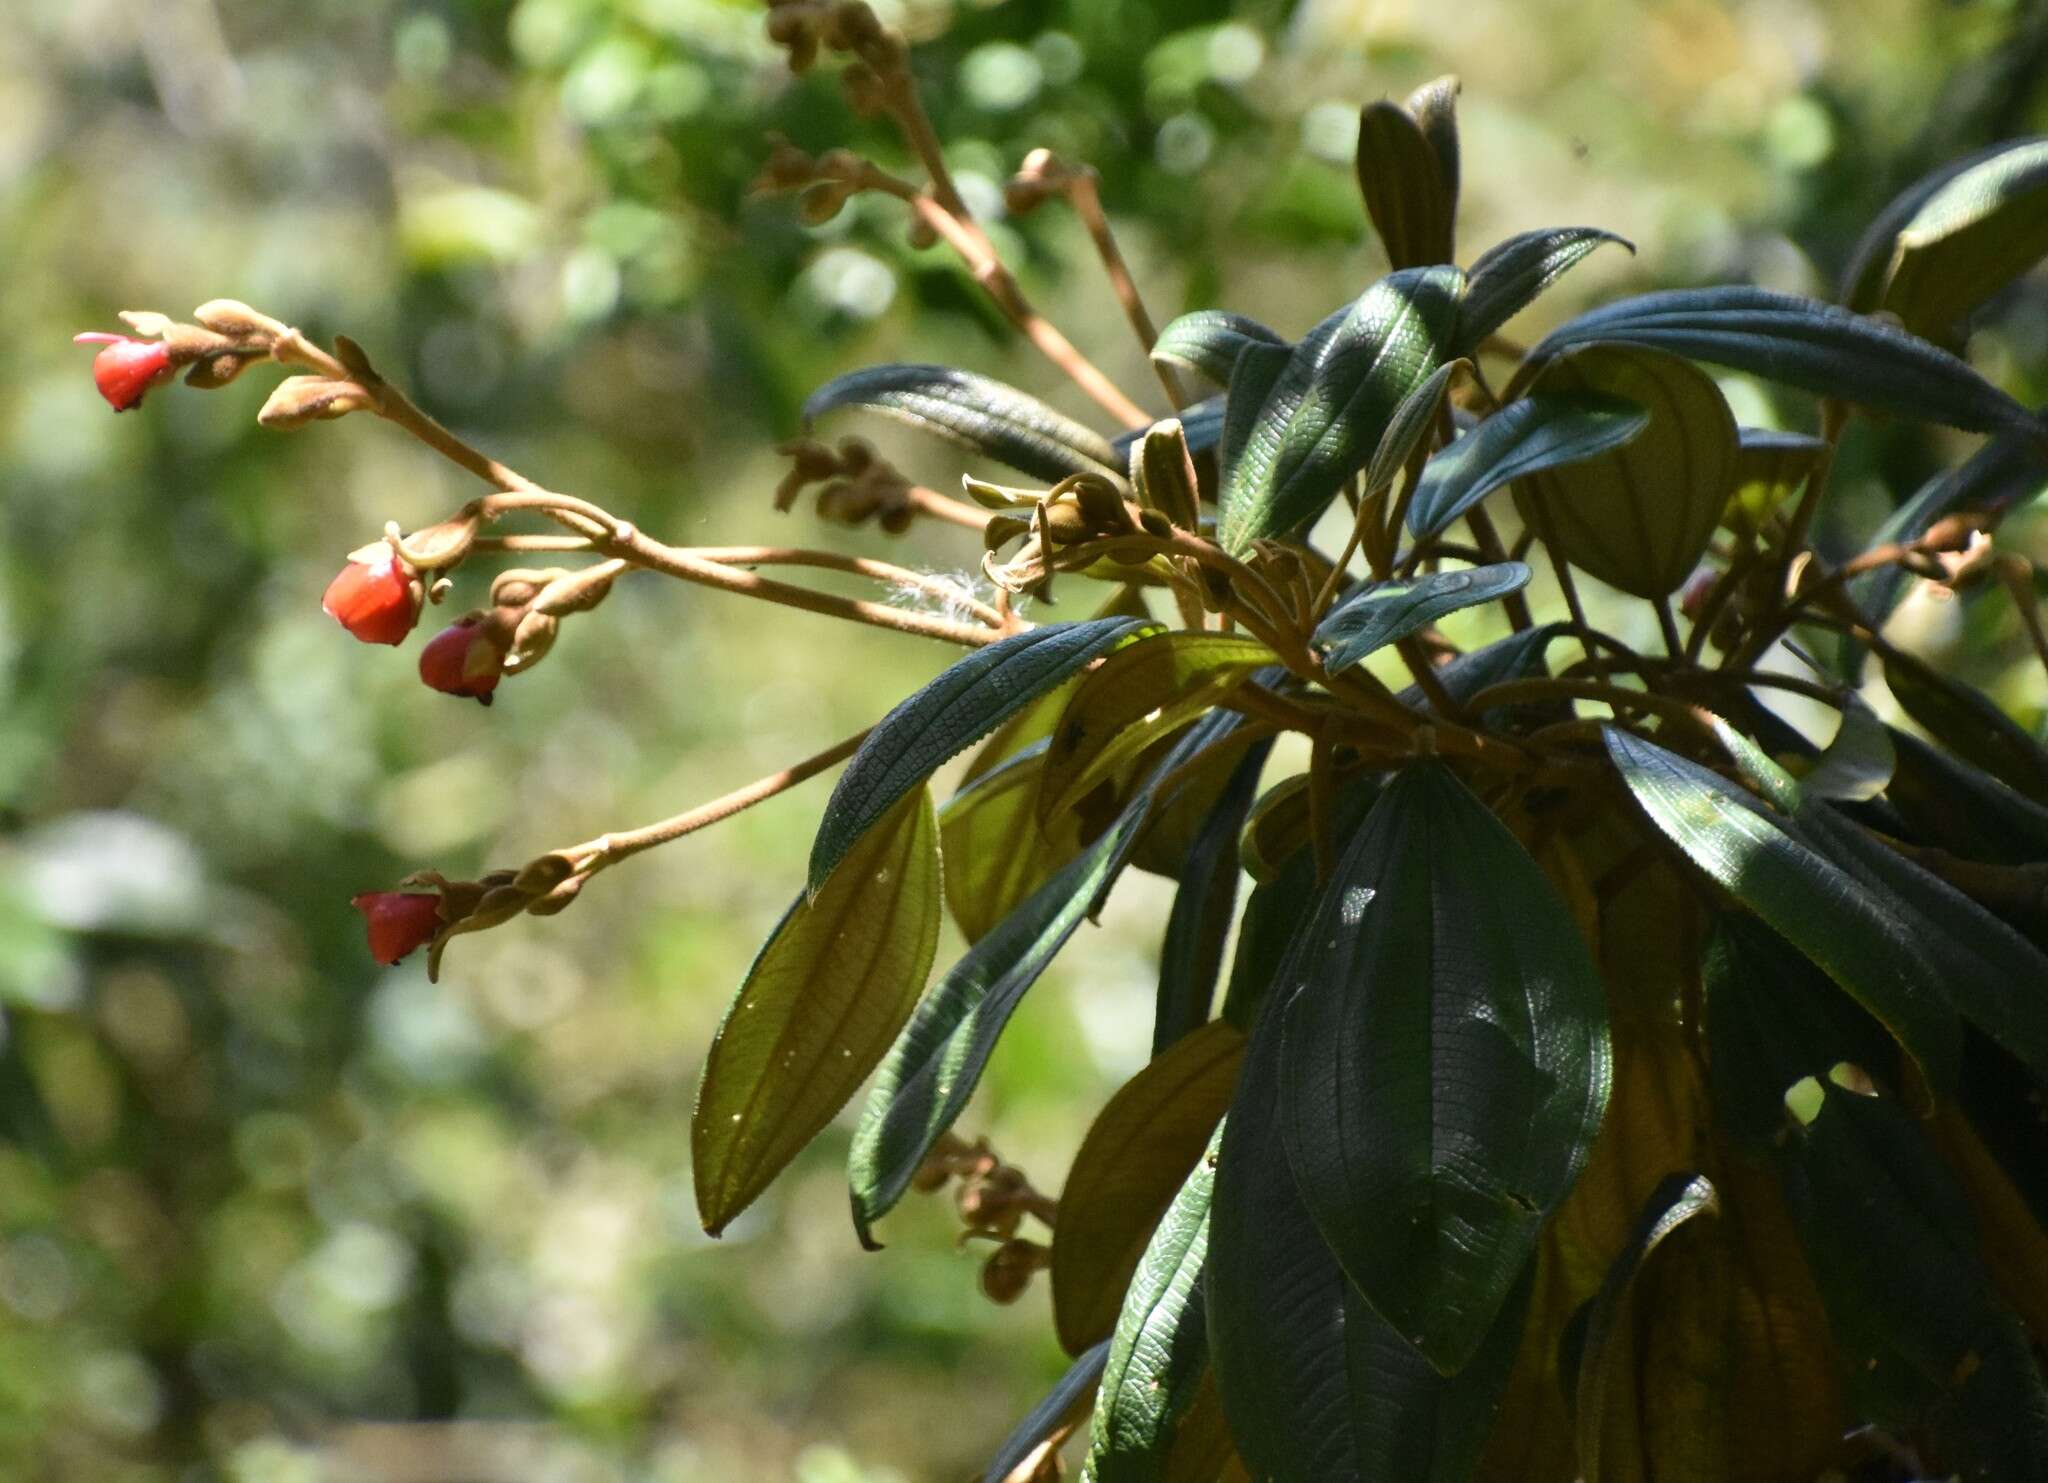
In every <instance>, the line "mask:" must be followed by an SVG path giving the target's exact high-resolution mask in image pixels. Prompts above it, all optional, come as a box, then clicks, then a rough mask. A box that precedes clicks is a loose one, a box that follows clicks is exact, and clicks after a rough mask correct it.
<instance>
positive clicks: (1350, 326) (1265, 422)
mask: <svg viewBox="0 0 2048 1483" xmlns="http://www.w3.org/2000/svg"><path fill="white" fill-rule="evenodd" d="M1463 289H1464V275H1463V274H1462V273H1460V272H1459V271H1458V270H1457V269H1456V268H1450V267H1437V268H1407V269H1403V270H1402V271H1400V272H1397V273H1392V274H1389V275H1388V276H1387V277H1385V278H1383V279H1381V280H1380V281H1379V282H1378V283H1375V284H1374V285H1373V286H1372V287H1371V288H1369V289H1367V290H1366V291H1365V292H1364V293H1363V294H1361V295H1360V296H1359V298H1358V301H1357V302H1356V303H1355V304H1353V305H1352V306H1351V308H1350V309H1349V310H1348V311H1347V312H1346V313H1345V315H1344V318H1343V319H1342V320H1341V321H1339V323H1338V324H1337V326H1336V328H1335V329H1334V330H1333V331H1332V332H1331V333H1330V334H1329V335H1328V337H1327V339H1321V340H1319V339H1318V338H1317V337H1316V336H1315V335H1313V334H1312V335H1310V336H1309V337H1308V338H1305V339H1304V340H1303V341H1302V342H1301V344H1300V345H1298V346H1296V347H1295V349H1294V352H1293V354H1292V355H1291V356H1290V357H1289V358H1288V360H1287V363H1286V365H1285V367H1284V368H1283V369H1282V370H1281V371H1280V373H1279V374H1278V375H1277V376H1274V377H1273V378H1272V380H1271V381H1270V383H1267V384H1268V389H1267V391H1266V394H1265V396H1264V397H1263V398H1262V399H1261V404H1260V406H1259V408H1258V410H1257V412H1256V414H1251V413H1250V412H1249V410H1247V413H1246V417H1247V418H1248V419H1249V420H1248V421H1242V422H1241V420H1240V415H1239V413H1238V410H1237V408H1236V407H1235V406H1233V408H1232V411H1231V414H1230V416H1229V418H1228V419H1227V421H1228V423H1229V424H1231V425H1232V426H1242V428H1243V432H1242V436H1241V438H1240V439H1239V440H1237V441H1236V442H1234V443H1233V441H1232V439H1231V437H1230V436H1229V433H1230V428H1229V427H1227V428H1226V438H1225V445H1226V452H1225V459H1224V470H1223V494H1222V515H1221V519H1220V521H1219V525H1220V532H1221V538H1222V541H1223V545H1224V547H1225V549H1227V550H1228V551H1230V552H1231V553H1232V554H1234V555H1242V554H1243V553H1244V552H1245V551H1246V550H1248V549H1249V548H1250V546H1251V544H1252V542H1253V541H1256V540H1261V539H1264V538H1266V537H1269V536H1281V535H1285V534H1287V533H1288V532H1290V531H1293V530H1296V529H1298V528H1300V527H1302V526H1305V525H1307V524H1309V523H1310V522H1311V521H1313V520H1314V519H1315V517H1316V516H1317V515H1319V514H1320V513H1321V512H1322V510H1323V507H1324V506H1325V505H1326V504H1328V503H1329V502H1330V500H1331V499H1333V498H1335V497H1336V494H1337V491H1338V489H1339V488H1341V487H1342V485H1343V484H1344V481H1345V480H1347V479H1349V478H1350V477H1351V476H1352V475H1353V474H1355V473H1357V472H1358V471H1359V470H1360V469H1362V468H1363V467H1364V466H1365V463H1366V460H1367V459H1368V458H1370V457H1371V456H1372V452H1373V449H1374V448H1376V447H1377V446H1378V445H1379V441H1380V436H1381V434H1382V433H1384V432H1385V430H1386V427H1387V424H1388V422H1389V421H1391V420H1392V418H1393V415H1394V410H1395V408H1396V407H1398V406H1399V405H1400V403H1401V400H1402V398H1404V397H1405V396H1407V395H1408V393H1409V392H1411V391H1413V390H1414V389H1415V388H1416V387H1418V386H1420V385H1421V384H1422V383H1423V382H1425V381H1427V380H1428V379H1429V377H1430V375H1431V373H1432V372H1434V371H1435V370H1436V369H1437V367H1438V366H1439V365H1441V364H1442V363H1443V361H1444V360H1446V359H1448V358H1449V357H1447V356H1446V355H1445V353H1444V350H1445V345H1446V343H1447V341H1448V340H1449V338H1450V334H1451V330H1452V327H1453V324H1454V322H1455V320H1456V318H1457V312H1458V299H1459V295H1460V294H1461V293H1462V291H1463ZM1255 354H1256V355H1260V356H1262V357H1264V358H1262V359H1261V360H1259V361H1258V362H1255V363H1252V364H1253V368H1254V370H1255V371H1256V378H1255V379H1254V381H1252V382H1251V383H1248V387H1249V388H1250V389H1252V390H1255V389H1256V387H1257V385H1258V384H1259V383H1260V382H1263V381H1264V379H1265V376H1266V375H1267V373H1268V371H1269V369H1270V365H1271V360H1270V357H1271V354H1272V349H1271V347H1262V346H1251V347H1247V348H1246V350H1245V351H1244V352H1242V353H1241V356H1240V361H1239V371H1238V375H1240V376H1241V375H1243V374H1244V371H1245V368H1246V364H1247V362H1250V360H1251V357H1252V356H1253V355H1255ZM1236 395H1237V383H1236V379H1235V378H1233V382H1232V397H1233V401H1235V399H1236ZM1248 395H1249V392H1248ZM1248 406H1249V404H1248V403H1247V408H1248Z"/></svg>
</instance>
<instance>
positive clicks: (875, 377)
mask: <svg viewBox="0 0 2048 1483" xmlns="http://www.w3.org/2000/svg"><path fill="white" fill-rule="evenodd" d="M841 407H863V408H866V409H867V410H868V411H871V412H884V413H887V414H888V415H889V416H891V417H895V418H899V419H901V420H902V421H904V422H908V423H910V424H911V425H912V426H914V427H920V428H923V429H925V430H926V431H928V432H933V433H937V434H938V435H940V436H941V437H944V438H946V439H948V440H949V441H951V442H954V443H958V444H960V445H961V446H962V447H965V448H970V449H973V450H974V451H975V452H977V453H985V454H987V455H988V456H989V457H990V458H993V459H997V460H999V461H1000V462H1002V463H1006V464H1008V465H1009V466H1010V467H1011V468H1013V469H1016V470H1017V471H1018V472H1020V473H1025V474H1031V475H1034V476H1036V477H1037V478H1040V479H1044V480H1047V481H1049V482H1056V481H1058V480H1060V479H1064V478H1066V477H1067V475H1069V474H1102V473H1107V474H1110V475H1112V476H1114V477H1117V478H1121V477H1122V476H1123V468H1124V465H1123V460H1122V459H1121V458H1119V457H1118V456H1117V452H1116V449H1115V448H1114V447H1112V446H1111V444H1110V441H1109V439H1107V438H1105V437H1103V436H1102V435H1101V434H1100V433H1098V432H1096V431H1095V430H1094V429H1092V428H1089V427H1086V426H1084V425H1083V424H1081V423H1078V422H1076V421H1074V420H1073V418H1071V417H1068V416H1066V415H1065V414H1064V413H1061V412H1056V411H1054V410H1053V409H1052V408H1051V407H1048V406H1047V405H1046V404H1045V403H1044V402H1041V401H1039V400H1038V398H1036V397H1034V396H1029V395H1026V394H1025V393H1024V392H1021V391H1019V390H1017V388H1016V387H1014V386H1005V385H1004V384H1003V383H1002V382H1000V381H996V380H993V379H991V378H990V377H987V376H980V375H976V374H975V373H974V372H972V371H960V370H955V369H954V368H953V367H951V366H934V365H916V364H909V365H886V366H869V367H868V368H867V369H865V370H860V371H849V372H848V373H847V374H846V375H844V376H838V377H834V378H833V379H832V380H830V381H828V382H826V383H825V384H824V385H823V386H821V387H819V388H818V389H817V390H816V391H814V392H812V393H811V394H810V396H809V398H808V399H806V400H805V402H804V409H803V418H804V425H805V426H806V427H808V426H810V424H811V423H813V422H815V421H816V420H817V419H818V418H820V417H822V416H824V415H825V414H826V413H827V412H831V411H835V410H837V409H838V408H841Z"/></svg>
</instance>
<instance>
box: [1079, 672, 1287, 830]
mask: <svg viewBox="0 0 2048 1483" xmlns="http://www.w3.org/2000/svg"><path fill="white" fill-rule="evenodd" d="M1275 662H1276V661H1275V657H1274V654H1273V651H1272V650H1271V649H1269V648H1267V647H1266V646H1265V645H1264V644H1262V643H1260V642H1259V641H1258V640H1256V639H1248V638H1243V637H1240V636H1238V635H1235V634H1224V633H1197V632H1174V633H1158V634H1153V635H1151V636H1149V637H1146V638H1143V639H1140V640H1139V641H1138V642H1137V643H1135V644H1132V645H1130V646H1129V647H1128V648H1125V649H1122V650H1119V651H1118V652H1117V653H1115V654H1112V655H1111V656H1110V657H1109V659H1108V660H1106V661H1105V662H1104V663H1103V665H1102V666H1101V667H1100V668H1099V669H1097V670H1095V671H1094V673H1092V674H1090V675H1089V676H1088V677H1087V678H1086V679H1085V680H1083V681H1082V682H1081V684H1080V687H1079V688H1078V689H1076V690H1075V692H1074V698H1073V699H1072V700H1071V701H1069V702H1068V703H1067V709H1066V711H1065V712H1064V713H1063V714H1062V715H1061V717H1060V720H1059V725H1058V726H1057V727H1055V728H1054V730H1053V734H1052V746H1051V748H1050V749H1049V750H1048V751H1047V753H1046V761H1045V779H1044V783H1043V785H1042V788H1041V791H1040V795H1039V798H1040V801H1039V816H1040V817H1041V818H1043V819H1052V818H1054V817H1056V816H1057V815H1059V814H1060V813H1063V812H1064V811H1066V810H1067V809H1070V808H1072V807H1073V806H1074V805H1075V804H1076V803H1077V802H1079V800H1080V799H1081V797H1082V796H1083V795H1084V794H1086V793H1087V792H1088V791H1089V790H1090V789H1091V788H1093V787H1095V786H1096V785H1097V784H1098V783H1100V782H1101V781H1102V780H1103V779H1105V778H1107V777H1108V776H1110V774H1112V773H1113V772H1115V771H1116V769H1117V768H1118V767H1119V766H1121V765H1122V764H1123V763H1125V762H1127V761H1129V760H1130V759H1131V758H1133V757H1135V756H1137V755H1138V753H1140V752H1142V751H1143V750H1144V749H1145V748H1146V747H1148V746H1150V745H1151V744H1152V743H1153V742H1155V741H1157V740H1159V739H1160V738H1161V737H1163V736H1165V735H1166V734H1167V733H1169V732H1171V731H1173V730H1174V729H1175V728H1177V727H1179V726H1181V725H1182V724H1183V723H1185V722H1186V721H1188V720H1189V719H1190V718H1191V717H1194V716H1197V715H1200V714H1201V713H1202V712H1203V711H1206V710H1207V709H1209V707H1210V706H1211V705H1213V704H1214V703H1215V702H1216V700H1217V699H1218V697H1220V696H1222V695H1224V694H1225V693H1227V692H1228V691H1230V690H1232V689H1234V688H1236V687H1237V686H1238V685H1239V684H1242V683H1244V682H1245V681H1246V680H1247V679H1248V678H1249V677H1250V676H1251V675H1252V674H1253V673H1255V672H1256V671H1258V670H1260V669H1263V668H1264V667H1266V666H1267V665H1270V664H1273V663H1275Z"/></svg>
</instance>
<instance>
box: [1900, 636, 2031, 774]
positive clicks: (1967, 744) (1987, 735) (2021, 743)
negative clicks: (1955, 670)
mask: <svg viewBox="0 0 2048 1483" xmlns="http://www.w3.org/2000/svg"><path fill="white" fill-rule="evenodd" d="M1884 682H1885V684H1886V686H1887V687H1889V688H1890V690H1891V692H1892V699H1894V700H1896V701H1897V702H1898V703H1899V707H1900V709H1902V710H1903V711H1905V713H1906V714H1907V715H1909V716H1911V717H1912V718H1913V720H1914V721H1915V722H1917V723H1918V724H1919V725H1920V727H1921V728H1922V729H1923V730H1925V731H1926V732H1927V733H1928V735H1930V736H1932V737H1933V738H1934V739H1935V740H1936V741H1938V742H1940V743H1941V744H1942V745H1943V746H1945V747H1947V748H1948V749H1949V750H1950V751H1951V752H1953V753H1955V754H1956V755H1957V756H1958V757H1961V758H1962V759H1963V760H1964V761H1966V762H1970V763H1974V764H1975V765H1976V766H1978V767H1981V768H1983V769H1984V770H1985V771H1986V772H1988V773H1990V774H1991V775H1992V776H1993V777H1995V778H1997V779H1999V780H2000V781H2001V782H2003V783H2005V784H2006V785H2007V786H2008V787H2011V788H2015V789H2017V790H2018V791H2019V792H2021V793H2023V794H2025V795H2026V796H2027V797H2028V798H2031V799H2033V800H2034V801H2035V802H2036V803H2048V747H2043V746H2042V745H2041V743H2039V742H2037V741H2035V740H2034V738H2033V737H2032V736H2030V735H2028V734H2027V730H2026V728H2025V727H2023V726H2021V725H2020V724H2019V723H2018V722H2017V721H2015V720H2013V718H2012V717H2011V716H2008V715H2007V714H2006V713H2005V712H2004V710H2002V709H2001V708H2000V707H1999V705H1998V703H1997V702H1996V701H1994V700H1992V699H1991V697H1990V696H1988V695H1986V694H1985V693H1984V692H1983V691H1981V690H1978V689H1976V688H1975V687H1974V686H1971V685H1966V684H1964V683H1963V682H1962V681H1960V680H1956V679H1952V678H1950V677H1949V676H1948V675H1945V674H1943V673H1942V672H1941V671H1940V670H1938V669H1936V668H1934V667H1933V666H1932V665H1930V664H1927V663H1926V662H1924V661H1923V660H1920V659H1916V658H1914V657H1913V656H1912V655H1911V654H1907V653H1904V652H1902V651H1900V650H1898V649H1887V650H1885V651H1884Z"/></svg>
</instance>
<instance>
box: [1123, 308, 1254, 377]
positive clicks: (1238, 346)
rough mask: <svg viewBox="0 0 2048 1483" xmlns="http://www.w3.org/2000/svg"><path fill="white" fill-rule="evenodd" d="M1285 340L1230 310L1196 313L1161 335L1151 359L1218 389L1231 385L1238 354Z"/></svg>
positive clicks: (1183, 317)
mask: <svg viewBox="0 0 2048 1483" xmlns="http://www.w3.org/2000/svg"><path fill="white" fill-rule="evenodd" d="M1286 343H1287V341H1286V339H1285V338H1283V337H1282V336H1280V335H1278V334H1276V333H1274V332H1273V331H1272V330H1269V329H1267V328H1266V327H1265V326H1264V325H1262V324H1260V323H1259V322H1258V321H1257V320H1256V319H1250V318H1247V317H1246V316H1245V315H1242V314H1232V313H1231V312H1230V311H1229V310H1227V309H1197V310H1196V311H1195V312H1194V313H1192V314H1183V315H1181V317H1180V318H1178V319H1176V320H1174V321H1172V322H1171V323H1169V324H1168V325H1167V326H1166V328H1165V329H1163V330H1161V331H1160V332H1159V338H1158V340H1157V341H1155V342H1154V343H1153V346H1152V359H1154V360H1158V361H1164V362H1166V363H1167V364H1168V365H1171V366H1180V367H1183V368H1185V369H1187V370H1190V371H1195V372H1198V373H1200V374H1201V375H1204V376H1207V377H1208V378H1209V379H1210V380H1211V381H1213V382H1215V383H1216V384H1217V385H1218V386H1228V385H1229V384H1230V371H1231V367H1233V366H1235V365H1236V364H1237V353H1238V352H1239V351H1240V350H1242V349H1244V347H1245V346H1247V345H1253V344H1257V345H1285V344H1286Z"/></svg>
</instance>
